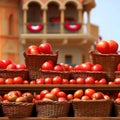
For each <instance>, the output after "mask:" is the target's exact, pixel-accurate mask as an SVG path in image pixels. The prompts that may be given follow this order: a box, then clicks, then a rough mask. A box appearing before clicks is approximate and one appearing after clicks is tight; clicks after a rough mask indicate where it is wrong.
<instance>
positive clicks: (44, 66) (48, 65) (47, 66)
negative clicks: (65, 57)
mask: <svg viewBox="0 0 120 120" xmlns="http://www.w3.org/2000/svg"><path fill="white" fill-rule="evenodd" d="M41 68H42V70H53V69H54V66H53V64H52V63H51V62H49V61H46V62H44V63H43V64H42V66H41Z"/></svg>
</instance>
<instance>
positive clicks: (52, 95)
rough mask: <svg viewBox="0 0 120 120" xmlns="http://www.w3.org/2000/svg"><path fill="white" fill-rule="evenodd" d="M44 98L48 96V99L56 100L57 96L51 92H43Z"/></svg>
mask: <svg viewBox="0 0 120 120" xmlns="http://www.w3.org/2000/svg"><path fill="white" fill-rule="evenodd" d="M44 98H48V99H51V100H54V101H57V97H56V96H55V95H54V94H52V93H47V94H45V96H44Z"/></svg>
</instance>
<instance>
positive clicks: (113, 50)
mask: <svg viewBox="0 0 120 120" xmlns="http://www.w3.org/2000/svg"><path fill="white" fill-rule="evenodd" d="M107 42H108V44H109V53H113V54H116V53H117V50H118V43H117V42H116V41H115V40H108V41H107Z"/></svg>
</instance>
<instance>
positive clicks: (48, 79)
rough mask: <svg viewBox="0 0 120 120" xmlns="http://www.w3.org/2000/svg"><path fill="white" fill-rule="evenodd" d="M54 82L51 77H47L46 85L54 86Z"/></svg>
mask: <svg viewBox="0 0 120 120" xmlns="http://www.w3.org/2000/svg"><path fill="white" fill-rule="evenodd" d="M52 81H53V79H52V78H50V77H46V78H45V80H44V82H45V84H52Z"/></svg>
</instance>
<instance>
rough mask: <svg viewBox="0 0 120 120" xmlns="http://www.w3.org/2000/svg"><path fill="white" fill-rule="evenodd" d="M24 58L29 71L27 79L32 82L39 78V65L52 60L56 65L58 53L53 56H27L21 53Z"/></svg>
mask: <svg viewBox="0 0 120 120" xmlns="http://www.w3.org/2000/svg"><path fill="white" fill-rule="evenodd" d="M23 54H24V58H25V64H26V66H27V68H28V70H29V79H30V80H33V79H36V78H38V77H39V75H38V74H39V73H38V70H39V69H40V68H41V65H42V64H43V63H44V62H45V61H47V60H52V61H53V62H54V64H56V63H57V59H58V51H57V52H56V53H55V54H37V55H33V54H27V53H26V52H24V53H23Z"/></svg>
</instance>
